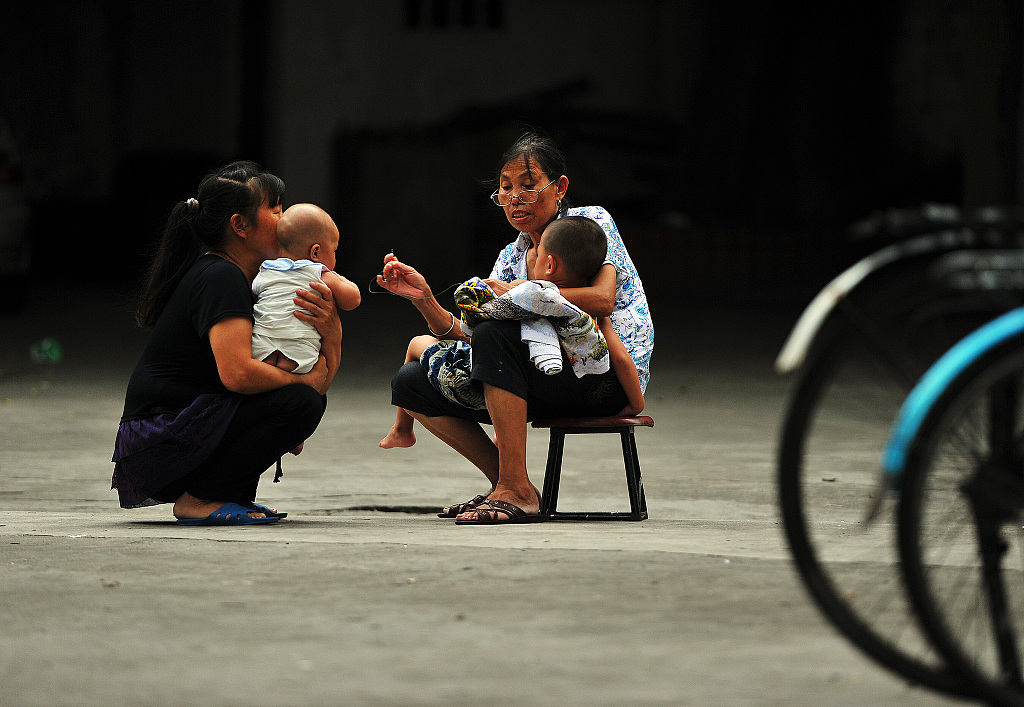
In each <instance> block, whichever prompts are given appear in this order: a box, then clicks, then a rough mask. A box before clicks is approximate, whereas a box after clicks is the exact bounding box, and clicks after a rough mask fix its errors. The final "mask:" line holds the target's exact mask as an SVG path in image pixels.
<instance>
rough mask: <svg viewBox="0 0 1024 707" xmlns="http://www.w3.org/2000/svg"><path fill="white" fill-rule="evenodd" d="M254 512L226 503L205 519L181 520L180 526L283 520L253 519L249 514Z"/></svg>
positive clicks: (179, 520) (243, 523)
mask: <svg viewBox="0 0 1024 707" xmlns="http://www.w3.org/2000/svg"><path fill="white" fill-rule="evenodd" d="M254 510H256V509H254V508H246V507H245V506H240V505H238V504H237V503H225V504H224V505H223V506H221V507H220V508H218V509H217V510H215V511H214V512H213V513H211V514H210V515H208V516H206V517H205V518H179V519H178V525H266V524H267V523H276V522H277V521H279V520H281V518H280V517H273V518H272V517H267V518H253V517H252V516H250V515H249V514H250V513H252V512H253V511H254Z"/></svg>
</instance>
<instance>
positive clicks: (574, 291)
mask: <svg viewBox="0 0 1024 707" xmlns="http://www.w3.org/2000/svg"><path fill="white" fill-rule="evenodd" d="M565 172H566V169H565V160H564V157H563V156H562V154H561V152H560V151H559V150H558V149H557V148H556V147H555V145H554V143H553V142H551V141H550V140H549V139H547V138H545V137H542V136H539V135H537V134H534V133H527V134H524V135H523V136H522V137H521V138H520V139H519V140H517V141H516V142H515V144H513V145H512V146H511V147H510V148H509V149H508V150H507V151H506V152H505V154H504V155H503V156H502V158H501V160H500V163H499V170H498V188H497V189H496V190H495V192H494V194H492V200H493V201H494V202H495V204H497V205H498V206H500V207H501V208H502V209H504V212H505V216H506V218H507V219H508V221H509V223H510V224H511V225H512V226H513V227H515V228H516V230H517V231H518V232H519V235H518V237H517V238H516V240H515V241H513V242H512V243H510V244H509V245H508V246H506V247H505V248H504V249H503V250H502V251H501V253H500V254H499V256H498V259H497V261H496V262H495V264H494V268H493V270H492V272H491V275H490V277H489V278H488V279H486V280H485V282H486V284H487V285H489V286H490V289H491V290H493V293H494V295H495V296H501V295H503V294H505V293H507V292H508V291H510V290H511V289H512V288H513V287H515V286H516V285H519V284H520V283H522V282H523V281H525V280H528V279H530V278H531V275H532V273H533V272H534V264H535V262H536V260H537V252H538V247H539V245H540V241H541V234H542V233H543V232H544V229H545V228H546V227H547V226H548V224H550V223H551V222H552V221H554V220H555V219H558V218H562V217H564V216H567V215H568V216H586V217H589V218H590V219H593V220H594V221H596V222H597V223H598V224H599V225H600V226H601V227H602V228H603V229H604V231H605V234H606V236H607V240H608V255H607V258H606V262H605V263H604V265H602V266H601V268H600V269H599V270H598V272H597V274H596V275H595V276H594V277H593V278H592V279H591V280H590V281H589V283H588V284H586V285H585V286H582V287H563V288H560V294H561V296H562V297H564V298H565V300H567V301H568V302H570V303H571V304H572V305H575V306H576V307H577V308H579V309H581V310H583V311H584V312H586V313H588V314H590V315H591V316H592V317H594V318H595V319H600V318H602V317H610V319H611V325H612V327H613V329H614V331H615V333H616V334H617V335H618V337H619V338H620V339H621V340H622V343H623V344H624V345H625V348H626V351H627V352H628V353H629V356H630V358H632V360H633V363H635V365H636V369H637V373H638V375H639V381H640V387H641V389H643V388H645V387H646V385H647V381H648V379H649V376H650V371H649V365H650V358H651V353H652V351H653V348H654V327H653V323H652V321H651V316H650V311H649V309H648V305H647V298H646V295H645V294H644V289H643V284H642V283H641V281H640V277H639V275H638V274H637V271H636V268H635V267H634V266H633V263H632V261H631V259H630V257H629V254H628V253H627V252H626V248H625V246H624V245H623V243H622V239H621V238H620V236H619V233H618V229H617V228H616V226H615V223H614V221H612V218H611V216H610V215H609V214H608V212H607V211H605V210H604V209H603V208H601V207H597V206H589V207H582V208H569V205H568V202H567V201H566V194H567V192H568V189H569V178H568V177H567V176H566V174H565ZM377 282H378V284H380V286H381V287H384V288H385V289H387V290H389V291H391V292H393V293H394V294H397V295H401V296H403V297H406V298H408V299H409V300H410V301H411V302H412V303H413V305H414V306H415V307H416V309H417V310H418V311H419V312H420V314H421V315H422V316H423V318H424V319H425V320H426V323H427V327H428V330H429V331H430V333H431V335H432V338H434V339H454V340H461V341H469V337H468V336H466V335H465V334H464V333H463V331H462V329H461V327H460V326H459V322H458V317H457V316H456V315H455V314H453V313H452V312H451V311H450V310H449V309H446V308H445V307H443V306H442V305H441V304H440V303H439V302H438V301H437V299H436V298H435V297H434V296H433V293H432V292H431V289H430V286H429V285H428V284H427V282H426V280H425V279H424V278H423V276H422V275H420V273H419V272H417V271H416V270H415V268H413V267H411V266H410V265H407V264H405V263H402V262H401V261H399V260H398V259H397V258H395V256H394V255H392V254H389V255H388V256H386V257H385V259H384V267H383V270H382V273H381V274H380V275H379V276H378V277H377ZM471 343H472V372H471V381H472V384H473V385H474V386H475V387H477V388H478V389H479V390H480V392H481V393H482V395H483V398H484V401H485V404H486V409H484V410H476V409H471V408H467V407H464V406H461V405H459V404H456V403H455V402H453V401H452V400H450V399H449V398H447V397H445V396H444V395H442V394H441V393H440V392H439V391H438V390H437V389H436V388H435V387H434V386H433V385H432V384H431V383H430V381H429V380H428V378H427V374H426V372H425V370H424V368H423V366H421V365H420V363H419V362H417V361H413V362H410V363H407V364H406V365H405V366H403V367H402V368H401V369H400V370H399V372H398V373H397V375H396V376H395V378H394V379H393V381H392V403H393V404H394V405H396V406H397V407H399V408H400V410H405V411H407V412H408V414H410V415H411V416H412V417H413V418H414V419H415V420H417V421H418V422H420V423H421V424H422V425H423V426H424V427H425V428H426V429H427V430H429V431H430V432H431V433H432V434H434V435H435V436H436V437H438V438H439V439H440V440H442V441H443V442H445V443H446V444H448V445H449V446H451V447H452V448H453V449H454V450H455V451H457V452H458V453H459V454H461V455H462V456H463V457H465V458H466V459H467V460H469V461H470V462H471V463H472V464H473V465H474V466H476V468H477V469H479V470H480V471H481V472H482V473H483V475H484V476H485V477H486V478H487V481H488V482H489V483H490V489H489V490H488V491H487V493H486V494H480V495H478V496H477V497H475V498H473V499H472V500H470V501H467V502H465V503H458V504H455V505H452V506H449V507H447V508H445V509H444V510H443V511H442V513H441V515H442V516H444V517H454V518H455V519H456V522H457V523H460V524H496V523H523V522H532V521H536V520H542V518H540V516H539V515H538V513H539V510H540V493H539V491H538V490H537V488H536V487H535V486H534V485H533V484H532V483H531V481H530V478H529V475H528V473H527V469H526V436H527V428H526V425H527V422H528V421H529V420H531V419H540V418H545V417H580V416H607V415H615V414H618V413H620V412H621V411H623V409H624V408H627V407H628V404H629V401H628V399H627V396H626V393H625V391H624V390H623V388H622V385H621V384H620V383H619V381H618V379H617V378H616V375H615V372H614V371H612V370H608V372H607V373H601V374H590V375H583V376H577V375H576V374H575V373H574V371H573V369H572V368H571V367H569V366H566V367H564V369H563V370H562V371H561V372H560V373H558V374H556V375H546V374H545V373H543V372H541V371H539V370H538V369H537V367H536V366H535V365H534V364H533V363H532V362H531V361H530V357H529V352H528V348H527V346H526V344H524V343H523V341H522V338H521V331H520V324H519V322H517V321H514V320H501V319H490V320H486V321H482V322H479V323H478V324H477V325H476V326H475V328H474V329H473V331H472V341H471ZM412 348H413V347H410V350H412ZM399 415H400V419H401V412H400V413H399ZM480 423H490V424H492V425H493V426H494V439H493V440H492V439H491V437H490V436H489V435H488V434H487V432H486V431H485V430H484V429H483V428H482V427H481V426H480ZM413 441H414V438H412V437H411V434H404V435H403V434H402V433H401V432H400V431H397V425H396V429H392V431H391V433H389V435H388V437H387V438H385V440H384V441H383V442H382V443H381V446H383V447H399V446H408V445H409V444H411V443H412V442H413Z"/></svg>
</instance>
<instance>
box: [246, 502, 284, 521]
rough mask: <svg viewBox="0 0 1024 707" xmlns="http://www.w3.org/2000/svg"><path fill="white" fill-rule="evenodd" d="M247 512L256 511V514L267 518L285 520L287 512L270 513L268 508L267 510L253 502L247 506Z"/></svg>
mask: <svg viewBox="0 0 1024 707" xmlns="http://www.w3.org/2000/svg"><path fill="white" fill-rule="evenodd" d="M249 510H250V511H256V512H257V513H262V514H263V515H265V516H266V517H267V518H287V517H288V513H287V511H285V512H282V511H272V510H270V509H269V508H267V507H266V506H264V505H261V504H259V503H255V502H253V503H250V504H249Z"/></svg>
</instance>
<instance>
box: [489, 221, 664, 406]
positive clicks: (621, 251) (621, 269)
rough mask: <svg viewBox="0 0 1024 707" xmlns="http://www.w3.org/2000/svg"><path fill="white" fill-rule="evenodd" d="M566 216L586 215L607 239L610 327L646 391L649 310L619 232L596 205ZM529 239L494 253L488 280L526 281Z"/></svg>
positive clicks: (523, 237)
mask: <svg viewBox="0 0 1024 707" xmlns="http://www.w3.org/2000/svg"><path fill="white" fill-rule="evenodd" d="M565 215H566V216H586V217H587V218H590V219H593V220H594V221H597V222H598V223H599V224H601V228H603V229H604V232H605V234H606V235H607V236H608V255H607V257H606V258H605V262H606V263H611V264H612V265H614V266H615V310H614V311H613V312H612V315H611V319H612V328H613V329H615V333H616V334H618V335H619V338H620V339H622V343H623V344H625V346H626V351H628V352H629V355H630V357H631V358H632V359H633V362H634V363H636V370H637V373H639V374H640V388H641V390H646V389H647V382H648V381H649V380H650V378H651V370H650V369H651V354H652V353H653V352H654V322H653V321H652V320H651V310H650V308H649V307H648V306H647V295H646V294H644V284H643V283H642V282H641V281H640V275H639V273H637V271H636V266H634V265H633V261H632V260H631V259H630V257H629V253H628V252H626V246H625V244H624V243H623V242H622V237H621V236H619V229H618V227H617V226H616V225H615V222H614V221H613V220H612V217H611V214H609V213H608V212H607V211H605V209H604V208H602V207H600V206H581V207H579V208H574V209H569V210H568V211H567V212H566V214H565ZM530 245H531V241H530V237H529V236H528V235H526V234H525V233H520V234H519V237H518V238H517V239H516V240H515V241H514V242H512V243H509V244H508V245H507V246H505V248H504V249H503V250H502V251H501V253H500V254H498V259H497V260H496V261H495V263H494V268H493V269H492V270H491V274H490V277H491V278H494V279H497V280H502V281H504V282H512V281H513V280H529V279H530V275H529V273H528V272H527V269H526V251H528V250H529V249H530Z"/></svg>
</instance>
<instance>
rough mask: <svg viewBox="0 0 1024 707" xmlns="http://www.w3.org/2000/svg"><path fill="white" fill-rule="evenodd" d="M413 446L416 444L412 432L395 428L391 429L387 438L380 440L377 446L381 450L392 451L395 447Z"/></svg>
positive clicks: (414, 435)
mask: <svg viewBox="0 0 1024 707" xmlns="http://www.w3.org/2000/svg"><path fill="white" fill-rule="evenodd" d="M414 444H416V434H415V433H414V432H413V431H412V430H409V431H408V432H405V431H403V430H400V429H398V428H397V427H392V428H391V430H390V431H389V432H388V435H387V437H385V438H384V439H382V440H381V441H380V445H378V446H380V448H381V449H394V448H396V447H411V446H412V445H414Z"/></svg>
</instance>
